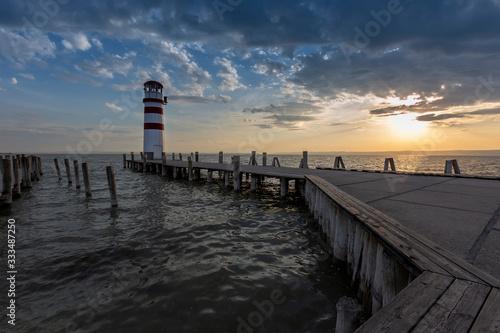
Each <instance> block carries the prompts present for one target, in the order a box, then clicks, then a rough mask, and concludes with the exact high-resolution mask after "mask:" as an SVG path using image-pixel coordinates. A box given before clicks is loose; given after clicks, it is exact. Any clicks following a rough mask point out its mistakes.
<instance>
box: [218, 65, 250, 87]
mask: <svg viewBox="0 0 500 333" xmlns="http://www.w3.org/2000/svg"><path fill="white" fill-rule="evenodd" d="M214 64H215V65H218V66H221V67H222V69H221V70H220V71H219V72H218V73H217V76H218V77H220V78H221V79H222V81H221V83H220V85H219V89H220V90H222V91H233V90H236V89H240V88H246V87H245V86H244V85H243V84H241V83H240V82H239V76H238V72H237V71H236V68H234V67H233V65H232V64H231V61H229V60H227V59H226V58H220V57H216V58H215V60H214Z"/></svg>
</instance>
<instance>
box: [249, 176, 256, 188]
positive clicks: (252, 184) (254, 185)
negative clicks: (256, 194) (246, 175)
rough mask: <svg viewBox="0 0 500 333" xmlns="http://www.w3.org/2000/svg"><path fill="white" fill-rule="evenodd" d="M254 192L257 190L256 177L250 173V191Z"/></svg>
mask: <svg viewBox="0 0 500 333" xmlns="http://www.w3.org/2000/svg"><path fill="white" fill-rule="evenodd" d="M256 190H257V176H256V175H254V174H253V173H252V174H251V178H250V191H256Z"/></svg>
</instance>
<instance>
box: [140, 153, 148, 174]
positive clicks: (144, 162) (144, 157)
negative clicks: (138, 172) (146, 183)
mask: <svg viewBox="0 0 500 333" xmlns="http://www.w3.org/2000/svg"><path fill="white" fill-rule="evenodd" d="M141 156H142V172H146V169H147V166H148V156H147V154H143V153H141Z"/></svg>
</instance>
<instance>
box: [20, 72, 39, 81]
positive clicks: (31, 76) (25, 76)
mask: <svg viewBox="0 0 500 333" xmlns="http://www.w3.org/2000/svg"><path fill="white" fill-rule="evenodd" d="M19 75H20V76H22V77H24V78H25V79H28V80H34V79H35V76H34V75H33V74H29V73H20V74H19Z"/></svg>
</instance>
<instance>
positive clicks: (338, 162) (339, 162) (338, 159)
mask: <svg viewBox="0 0 500 333" xmlns="http://www.w3.org/2000/svg"><path fill="white" fill-rule="evenodd" d="M333 168H334V169H335V170H345V165H344V161H343V160H342V156H337V157H335V162H334V163H333Z"/></svg>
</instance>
